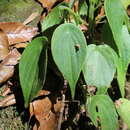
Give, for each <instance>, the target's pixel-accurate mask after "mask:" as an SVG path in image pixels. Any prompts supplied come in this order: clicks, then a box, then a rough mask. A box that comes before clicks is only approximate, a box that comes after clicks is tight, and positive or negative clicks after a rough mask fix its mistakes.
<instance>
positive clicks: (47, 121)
mask: <svg viewBox="0 0 130 130" xmlns="http://www.w3.org/2000/svg"><path fill="white" fill-rule="evenodd" d="M48 93H50V92H49V91H46V92H45V91H43V92H42V94H44V95H42V96H44V97H43V98H42V99H41V98H40V99H37V100H35V101H33V102H32V103H30V115H31V116H32V115H35V117H36V119H37V121H38V123H37V122H36V124H35V125H34V127H33V130H57V126H58V119H59V113H60V109H61V108H62V103H61V101H57V97H56V94H50V95H48ZM52 100H53V101H52ZM54 102H55V103H54Z"/></svg>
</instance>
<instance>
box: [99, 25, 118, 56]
mask: <svg viewBox="0 0 130 130" xmlns="http://www.w3.org/2000/svg"><path fill="white" fill-rule="evenodd" d="M101 39H102V41H103V42H104V43H105V44H107V45H109V46H110V47H111V48H112V49H114V50H115V51H116V52H117V54H118V49H117V46H116V44H115V41H114V38H113V35H112V31H111V29H110V26H109V24H108V23H105V24H104V25H103V28H102V34H101Z"/></svg>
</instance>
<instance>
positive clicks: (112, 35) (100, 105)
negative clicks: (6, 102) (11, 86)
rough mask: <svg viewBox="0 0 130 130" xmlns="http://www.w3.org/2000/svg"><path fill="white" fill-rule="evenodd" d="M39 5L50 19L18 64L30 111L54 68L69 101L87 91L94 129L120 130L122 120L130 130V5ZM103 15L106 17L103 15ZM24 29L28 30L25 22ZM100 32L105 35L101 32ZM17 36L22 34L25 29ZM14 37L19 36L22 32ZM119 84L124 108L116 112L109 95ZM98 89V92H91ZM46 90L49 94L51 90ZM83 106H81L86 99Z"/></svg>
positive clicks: (93, 0) (108, 0)
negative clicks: (129, 93) (129, 87)
mask: <svg viewBox="0 0 130 130" xmlns="http://www.w3.org/2000/svg"><path fill="white" fill-rule="evenodd" d="M39 2H41V4H42V6H44V5H45V8H46V10H47V11H46V13H45V14H44V15H43V16H45V17H44V18H43V19H42V20H41V21H40V26H41V31H40V32H39V33H40V35H37V36H36V37H35V38H34V39H33V40H31V41H30V42H29V44H28V45H27V47H26V48H25V49H24V51H23V53H22V56H21V59H20V64H19V77H20V84H21V88H22V93H23V97H24V106H25V107H26V108H28V106H29V105H30V103H31V102H33V100H37V99H36V97H38V96H39V92H40V90H41V89H44V88H45V87H46V86H45V81H46V80H47V78H46V75H47V74H48V69H49V67H50V68H51V69H52V70H53V71H54V72H55V75H57V76H58V77H59V78H60V80H61V81H62V86H63V87H61V86H60V90H59V88H58V86H57V91H60V93H61V95H62V98H63V97H64V95H65V94H66V93H67V91H66V90H67V88H70V93H71V96H70V99H71V100H69V101H70V102H75V99H77V97H76V93H77V94H79V93H80V92H79V91H77V90H78V88H81V89H82V90H83V91H82V92H83V96H84V97H83V98H85V100H86V102H84V103H83V105H84V106H85V109H86V111H87V112H88V114H87V115H86V116H88V117H89V118H90V119H91V121H92V122H93V124H94V125H95V127H101V129H102V130H116V129H117V128H118V127H119V124H118V117H119V116H120V117H121V118H122V119H123V120H124V122H125V123H126V124H127V125H128V127H130V126H129V121H130V117H129V114H130V111H129V110H128V109H129V106H130V103H129V100H128V99H126V98H125V94H126V93H125V82H126V74H127V70H128V66H129V63H130V33H129V32H130V21H129V17H128V15H127V13H126V7H127V6H128V4H130V3H129V1H127V0H126V1H125V2H124V1H123V0H105V1H101V0H89V1H86V0H82V1H79V0H77V1H75V0H70V1H67V0H65V1H64V2H60V1H59V0H55V1H54V3H53V2H51V3H49V2H46V1H44V0H43V1H41V0H40V1H39ZM77 2H78V3H77ZM49 5H50V6H49ZM103 5H104V6H103ZM99 11H101V12H100V13H99V14H98V13H97V12H99ZM103 11H104V12H103ZM100 25H101V26H100ZM19 26H22V27H24V28H27V27H26V26H25V25H22V24H20V23H19ZM98 27H99V28H101V30H102V33H99V32H98V29H97V28H98ZM1 28H2V27H1ZM28 28H29V27H28ZM28 28H27V29H28ZM30 29H32V28H30ZM3 30H4V29H3ZM14 30H15V29H14ZM24 31H25V30H24ZM32 31H33V30H32ZM13 32H14V31H13ZM15 32H16V30H15ZM45 32H46V33H45ZM18 33H20V35H21V33H22V30H21V31H20V32H18ZM26 33H27V34H28V32H26ZM7 34H8V35H9V34H10V31H7ZM13 34H15V36H16V34H17V33H13ZM47 34H49V35H47ZM28 35H29V34H28ZM34 35H36V32H35V31H34V32H32V34H31V36H30V37H28V36H26V37H25V38H26V39H25V41H28V40H30V39H31V38H32V37H34ZM98 35H99V37H98ZM50 37H51V40H50ZM22 39H23V37H22ZM15 40H16V39H15ZM15 40H14V41H15ZM18 40H19V39H18ZM25 41H23V40H22V42H25ZM51 56H52V57H51ZM50 63H51V64H50ZM47 66H48V67H47ZM47 68H48V69H47ZM54 78H55V77H54ZM114 79H116V80H117V81H118V87H119V90H120V93H121V96H120V97H118V98H120V99H119V102H121V103H120V104H119V106H117V104H116V107H115V105H114V102H115V100H116V99H115V98H114V100H112V99H113V97H112V95H111V94H110V93H109V90H110V89H112V88H114V87H115V86H113V85H112V82H114ZM66 80H67V82H68V85H67V84H66V82H65V81H66ZM63 82H64V84H63ZM66 86H67V88H66ZM84 86H85V88H84ZM93 88H96V89H94V90H93V91H92V92H91V91H89V89H93ZM46 89H48V90H49V88H48V87H47V88H46ZM64 90H65V91H64ZM50 92H51V93H52V92H53V91H50ZM43 95H44V96H45V94H43ZM43 95H42V96H43ZM66 95H67V94H66ZM111 98H112V99H111ZM63 99H64V98H63ZM64 100H65V99H64ZM44 101H45V100H44ZM49 101H50V100H49ZM79 101H81V102H82V99H79ZM39 102H40V101H39ZM122 102H123V103H122ZM62 103H65V101H62ZM116 103H117V102H116ZM80 105H81V104H80ZM50 106H51V103H50ZM57 106H58V105H57ZM81 106H82V105H81ZM41 108H42V107H41ZM60 108H61V106H60ZM116 110H117V112H116ZM58 111H59V109H58ZM118 115H119V116H118ZM41 120H42V118H40V121H41ZM40 124H42V123H40ZM58 128H60V126H59V127H58Z"/></svg>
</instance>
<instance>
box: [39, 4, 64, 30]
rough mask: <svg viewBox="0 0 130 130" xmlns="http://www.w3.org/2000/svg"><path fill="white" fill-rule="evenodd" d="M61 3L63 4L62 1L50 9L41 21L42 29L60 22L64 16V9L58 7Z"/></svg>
mask: <svg viewBox="0 0 130 130" xmlns="http://www.w3.org/2000/svg"><path fill="white" fill-rule="evenodd" d="M61 5H65V4H64V3H62V4H60V5H58V6H56V7H55V8H54V9H52V11H51V12H50V13H49V14H48V15H47V16H46V17H45V18H44V19H43V21H42V22H41V27H42V31H45V30H46V29H48V28H50V27H52V26H54V25H57V24H60V23H61V22H62V21H63V18H64V10H61V9H60V6H61Z"/></svg>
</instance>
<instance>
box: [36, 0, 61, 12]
mask: <svg viewBox="0 0 130 130" xmlns="http://www.w3.org/2000/svg"><path fill="white" fill-rule="evenodd" d="M38 1H39V2H40V3H41V4H42V6H43V7H44V8H47V9H48V10H50V9H51V8H52V7H53V5H54V4H55V3H56V2H60V1H63V0H38Z"/></svg>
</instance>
